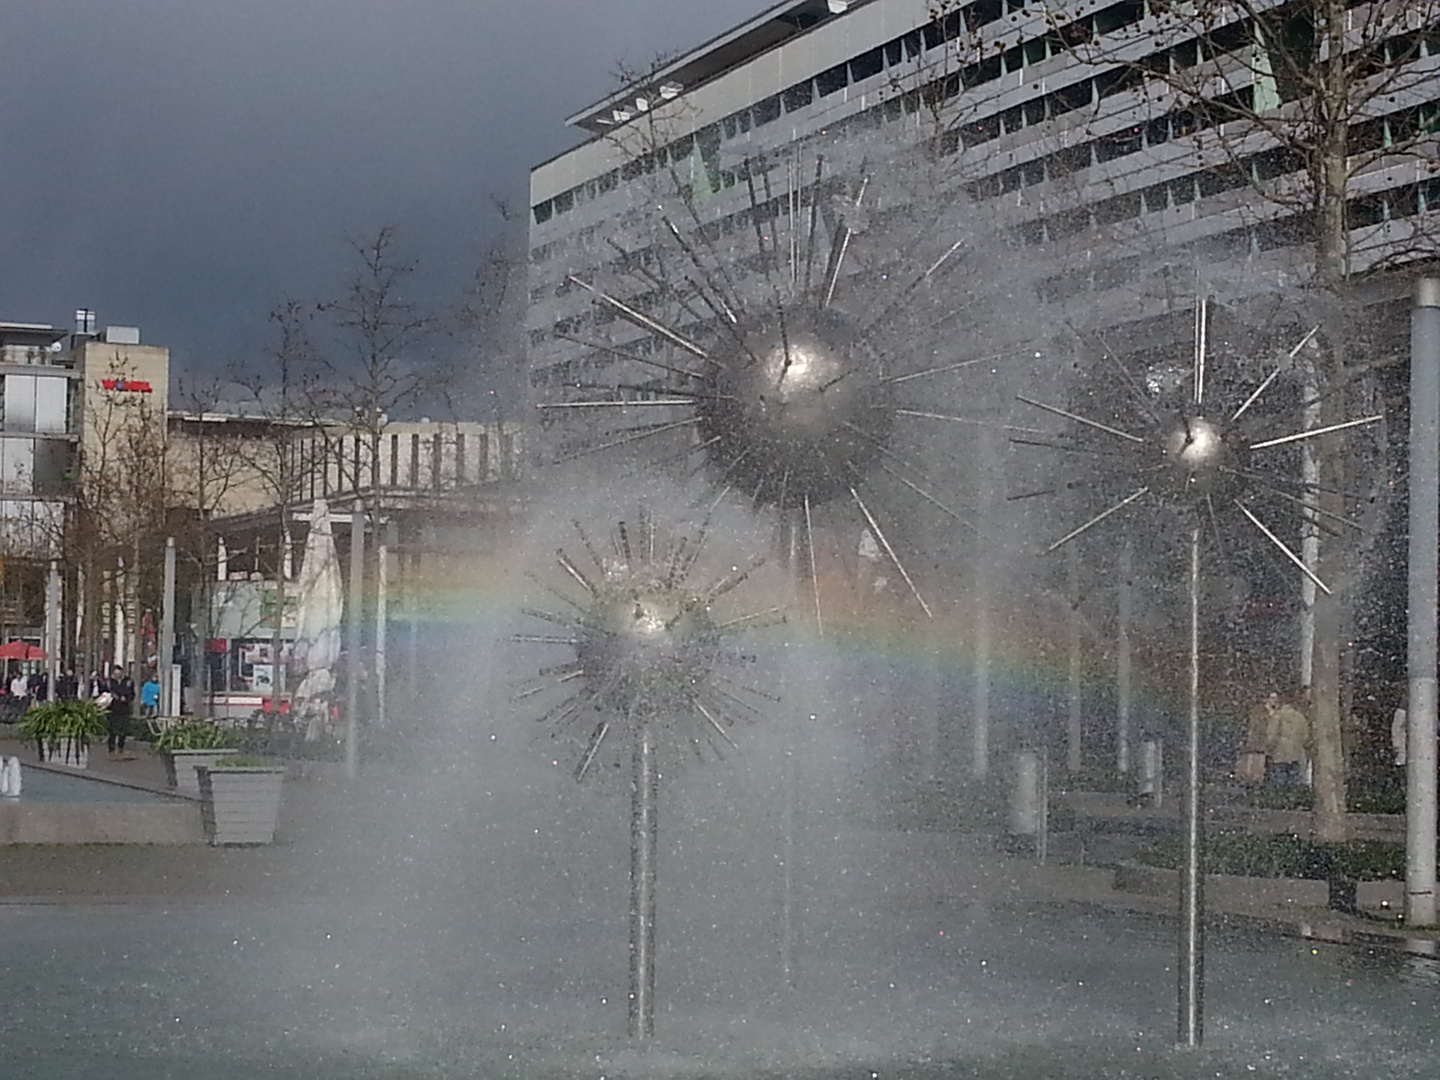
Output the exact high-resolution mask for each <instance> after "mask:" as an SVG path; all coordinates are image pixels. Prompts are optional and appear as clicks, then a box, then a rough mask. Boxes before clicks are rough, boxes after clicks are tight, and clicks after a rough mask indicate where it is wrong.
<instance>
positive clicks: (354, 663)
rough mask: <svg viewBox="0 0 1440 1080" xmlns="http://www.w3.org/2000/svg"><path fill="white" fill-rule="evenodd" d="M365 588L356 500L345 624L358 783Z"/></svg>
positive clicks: (350, 743)
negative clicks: (347, 629) (362, 610)
mask: <svg viewBox="0 0 1440 1080" xmlns="http://www.w3.org/2000/svg"><path fill="white" fill-rule="evenodd" d="M364 588H365V503H364V502H363V501H361V500H360V499H356V500H355V505H354V506H353V507H352V508H351V510H350V589H349V593H350V595H349V596H348V597H346V611H345V616H346V618H345V621H346V622H347V623H348V624H349V627H350V632H349V634H347V635H346V639H347V643H348V648H349V652H348V653H347V655H346V657H345V779H346V780H354V779H355V773H356V771H357V769H358V768H359V762H360V747H359V738H360V716H359V713H360V635H361V633H362V629H361V624H360V609H361V608H362V607H363V606H364V599H365V597H364Z"/></svg>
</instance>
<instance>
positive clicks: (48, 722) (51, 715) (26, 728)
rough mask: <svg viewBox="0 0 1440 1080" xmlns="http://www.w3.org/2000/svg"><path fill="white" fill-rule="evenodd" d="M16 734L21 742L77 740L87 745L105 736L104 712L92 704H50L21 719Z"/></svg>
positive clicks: (62, 702) (63, 702)
mask: <svg viewBox="0 0 1440 1080" xmlns="http://www.w3.org/2000/svg"><path fill="white" fill-rule="evenodd" d="M16 731H17V733H18V734H19V735H20V737H21V738H22V739H32V740H34V741H35V742H59V741H61V740H64V739H78V740H79V741H80V742H82V743H85V742H89V741H90V740H91V739H93V738H96V737H97V736H100V735H104V734H105V710H104V709H102V708H100V706H99V705H96V704H95V703H94V702H93V701H82V700H78V699H70V700H65V701H47V702H45V703H43V704H41V705H36V706H35V707H34V708H32V709H30V710H29V711H28V712H27V713H26V714H25V715H24V716H23V717H21V719H20V723H19V724H17V725H16Z"/></svg>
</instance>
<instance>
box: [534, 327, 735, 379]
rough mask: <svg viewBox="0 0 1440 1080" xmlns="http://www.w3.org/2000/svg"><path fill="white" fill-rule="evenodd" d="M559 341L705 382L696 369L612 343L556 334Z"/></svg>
mask: <svg viewBox="0 0 1440 1080" xmlns="http://www.w3.org/2000/svg"><path fill="white" fill-rule="evenodd" d="M555 336H556V337H557V338H558V339H560V340H561V341H568V342H570V344H572V345H579V346H580V347H581V348H582V349H594V350H595V351H596V352H603V353H609V354H610V355H611V356H616V357H619V358H620V359H621V360H632V361H634V362H635V363H637V364H646V365H648V366H649V367H653V368H658V369H659V370H660V371H668V372H670V373H671V374H673V375H683V376H685V377H686V378H687V379H696V380H698V381H699V382H705V381H706V377H705V376H704V375H702V374H701V373H700V372H698V371H691V370H690V369H689V368H680V367H674V366H673V365H671V364H662V363H660V362H659V361H658V360H652V359H650V358H649V357H648V356H641V355H640V354H639V353H633V352H628V351H626V350H625V349H617V348H615V347H614V346H613V345H607V344H605V343H604V342H600V341H585V340H583V339H582V338H577V337H571V336H570V335H569V334H556V335H555Z"/></svg>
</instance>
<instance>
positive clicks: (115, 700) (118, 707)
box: [100, 667, 135, 761]
mask: <svg viewBox="0 0 1440 1080" xmlns="http://www.w3.org/2000/svg"><path fill="white" fill-rule="evenodd" d="M101 681H102V682H103V683H104V684H105V688H104V690H102V691H101V693H100V697H101V698H108V699H109V700H108V701H107V702H106V703H105V712H106V714H107V715H106V721H107V727H108V728H109V731H110V738H109V741H108V743H107V745H108V746H109V748H110V760H111V761H134V760H135V757H134V755H133V754H127V753H125V737H126V736H127V735H128V734H130V710H131V708H132V707H133V706H134V704H135V684H134V683H133V682H131V681H130V679H129V678H128V677H127V676H126V674H125V669H124V668H122V667H116V668H115V669H114V671H113V673H112V674H111V677H110V678H109V679H105V678H104V676H101Z"/></svg>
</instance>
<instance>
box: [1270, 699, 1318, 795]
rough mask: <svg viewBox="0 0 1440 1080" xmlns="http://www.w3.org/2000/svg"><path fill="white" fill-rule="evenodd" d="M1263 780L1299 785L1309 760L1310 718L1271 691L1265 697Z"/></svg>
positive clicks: (1303, 780) (1303, 779)
mask: <svg viewBox="0 0 1440 1080" xmlns="http://www.w3.org/2000/svg"><path fill="white" fill-rule="evenodd" d="M1265 713H1266V716H1267V718H1268V719H1267V723H1266V727H1265V752H1266V755H1267V757H1268V760H1267V761H1266V763H1265V782H1266V783H1267V784H1291V785H1298V784H1302V783H1304V782H1305V766H1306V764H1307V763H1308V761H1309V750H1310V721H1309V720H1307V719H1306V718H1305V714H1304V713H1303V712H1301V711H1300V710H1299V709H1297V708H1296V707H1295V706H1294V705H1293V704H1292V703H1291V702H1289V701H1284V700H1282V699H1281V697H1280V695H1279V694H1278V693H1271V694H1270V696H1269V697H1267V698H1266V699H1265Z"/></svg>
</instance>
